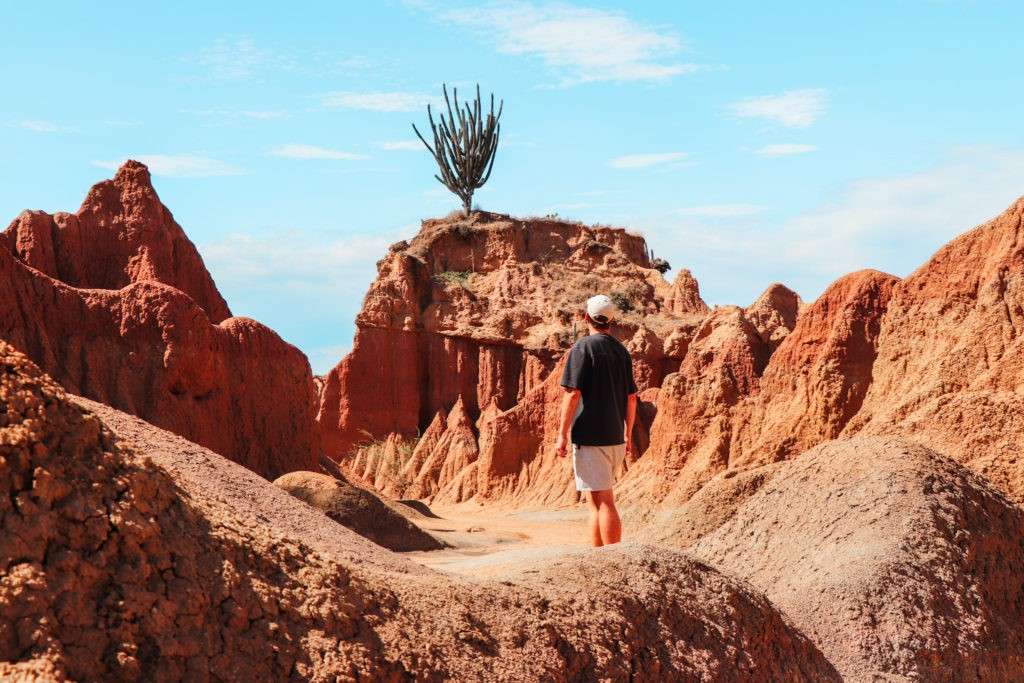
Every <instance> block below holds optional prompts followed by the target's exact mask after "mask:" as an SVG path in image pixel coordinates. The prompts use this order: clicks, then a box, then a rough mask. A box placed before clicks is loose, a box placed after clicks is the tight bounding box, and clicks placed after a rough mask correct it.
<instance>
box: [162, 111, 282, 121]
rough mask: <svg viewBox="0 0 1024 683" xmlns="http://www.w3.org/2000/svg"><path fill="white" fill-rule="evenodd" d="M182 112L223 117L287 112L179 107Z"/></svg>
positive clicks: (267, 116) (257, 116)
mask: <svg viewBox="0 0 1024 683" xmlns="http://www.w3.org/2000/svg"><path fill="white" fill-rule="evenodd" d="M179 111H180V112H181V113H182V114H195V115H196V116H216V117H220V118H225V119H237V118H248V119H262V120H268V119H279V118H283V117H285V116H287V115H288V114H287V113H286V112H283V111H232V110H230V109H179Z"/></svg>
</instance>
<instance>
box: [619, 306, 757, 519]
mask: <svg viewBox="0 0 1024 683" xmlns="http://www.w3.org/2000/svg"><path fill="white" fill-rule="evenodd" d="M768 354H769V352H768V345H767V344H766V343H765V342H764V341H762V339H761V335H760V333H759V332H758V330H757V329H756V328H755V327H754V326H753V325H752V324H751V323H750V321H748V320H747V319H746V318H745V317H744V315H743V311H742V310H741V309H740V308H737V307H736V306H723V307H719V308H716V309H715V310H714V311H713V312H712V313H711V314H710V315H709V316H708V317H707V319H705V320H704V321H703V322H702V323H701V324H700V326H698V328H697V331H696V333H695V334H694V336H693V339H692V340H691V342H690V344H689V349H688V351H687V353H686V357H685V358H684V359H683V363H682V366H681V367H680V370H679V372H678V373H675V374H672V375H669V376H668V377H667V378H665V381H664V383H663V384H662V387H661V391H660V392H659V394H658V411H657V416H656V417H655V418H654V422H653V424H652V425H651V432H650V439H651V442H650V448H649V449H648V450H647V452H646V453H644V455H643V457H642V458H641V460H640V461H639V463H638V464H637V467H635V468H634V470H633V471H631V472H630V476H629V478H628V479H627V480H626V483H625V487H624V489H623V494H624V495H625V497H626V498H627V499H635V498H645V499H647V500H648V501H650V500H651V495H652V494H653V496H654V500H660V499H662V498H664V497H665V496H667V495H669V494H670V493H672V495H673V500H677V499H678V501H677V502H682V501H684V500H686V499H687V498H689V497H690V496H692V495H693V493H694V492H696V491H697V490H698V489H699V488H700V487H701V486H703V485H704V484H705V483H706V482H707V481H708V480H710V479H711V477H713V476H714V475H715V474H717V473H718V472H720V471H721V470H723V469H725V468H726V467H727V466H728V464H729V456H730V444H731V439H732V421H731V411H732V409H733V407H734V406H736V405H737V404H738V403H739V402H740V401H741V400H743V399H744V398H746V397H748V396H751V395H754V394H756V393H757V392H758V391H759V386H760V375H761V373H762V372H763V370H764V367H765V365H766V363H767V362H768V358H769V355H768Z"/></svg>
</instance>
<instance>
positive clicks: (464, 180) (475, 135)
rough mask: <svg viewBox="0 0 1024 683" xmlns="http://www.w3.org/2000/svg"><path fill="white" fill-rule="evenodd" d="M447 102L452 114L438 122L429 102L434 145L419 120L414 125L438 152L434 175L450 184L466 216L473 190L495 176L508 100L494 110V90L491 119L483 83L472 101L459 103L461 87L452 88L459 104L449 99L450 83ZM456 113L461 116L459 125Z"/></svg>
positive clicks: (433, 151) (435, 153)
mask: <svg viewBox="0 0 1024 683" xmlns="http://www.w3.org/2000/svg"><path fill="white" fill-rule="evenodd" d="M441 89H442V90H443V92H444V102H445V104H446V105H448V118H447V119H446V118H445V117H444V114H442V115H441V116H440V120H439V121H438V122H437V123H435V122H434V115H433V112H431V110H430V105H429V104H428V105H427V118H428V119H430V128H431V130H433V132H434V146H433V147H431V146H430V143H428V142H427V141H426V140H425V139H424V138H423V136H422V135H420V131H419V129H417V128H416V124H415V123H414V124H412V129H413V130H414V131H415V132H416V136H417V137H418V138H419V139H420V142H422V143H423V144H424V145H425V146H426V148H427V150H428V151H429V152H430V153H431V154H432V155H433V156H434V161H436V162H437V166H438V168H440V169H441V174H440V175H434V177H435V178H437V180H438V182H440V183H441V184H442V185H444V186H445V187H447V188H448V189H449V190H451V192H452V193H453V194H455V195H456V196H457V197H458V198H459V199H461V200H462V207H463V209H464V210H465V213H466V216H467V217H468V216H469V213H470V210H471V209H472V206H473V191H474V190H478V189H480V188H481V187H483V185H484V183H486V182H487V179H488V178H490V177H491V169H492V168H494V156H495V152H496V151H497V150H498V134H499V132H500V131H501V126H500V125H499V124H498V119H499V118H500V117H501V111H502V108H503V107H504V106H505V102H504V100H502V101H501V103H500V104H499V105H498V113H497V115H495V113H494V94H493V93H492V94H491V111H490V113H488V114H487V120H486V121H485V120H484V118H483V111H482V106H481V104H480V86H479V85H477V86H476V100H475V101H474V102H473V103H472V107H471V106H470V104H469V103H468V102H467V103H464V104H463V106H462V107H459V94H458V89H456V88H452V100H454V101H455V107H454V109H453V107H452V100H449V99H448V87H447V86H446V85H442V86H441ZM456 117H458V129H456V127H455V124H456Z"/></svg>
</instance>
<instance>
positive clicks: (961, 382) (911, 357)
mask: <svg viewBox="0 0 1024 683" xmlns="http://www.w3.org/2000/svg"><path fill="white" fill-rule="evenodd" d="M1022 223H1024V199H1021V200H1019V201H1017V202H1016V203H1015V204H1014V205H1013V206H1011V207H1010V208H1009V209H1007V210H1006V212H1004V213H1003V214H1002V215H1000V216H998V217H997V218H995V219H993V220H992V221H989V222H988V223H985V224H984V225H981V226H979V227H977V228H975V229H974V230H971V231H970V232H967V233H965V234H963V235H961V236H960V237H958V238H956V239H955V240H953V241H952V242H950V243H949V244H947V245H946V246H945V247H943V248H942V249H940V250H939V251H938V252H937V253H936V254H935V255H934V256H933V257H932V258H931V259H930V260H929V261H928V262H927V263H926V264H925V265H923V266H922V267H921V268H919V269H918V270H916V271H915V272H914V273H912V274H911V275H910V276H908V277H907V278H906V279H905V280H904V281H903V282H901V283H900V284H899V285H898V286H896V288H895V289H894V291H893V294H892V300H891V301H890V302H889V307H888V313H887V314H886V316H885V318H884V320H883V323H882V328H881V333H880V336H879V340H878V359H877V361H876V362H875V365H874V369H873V377H874V380H873V382H872V384H871V387H870V389H869V390H868V392H867V396H866V397H865V399H864V404H863V407H862V408H861V410H860V412H859V413H858V415H857V416H856V417H855V418H854V419H853V420H852V421H851V423H850V425H849V426H847V428H846V430H845V432H844V434H857V433H867V434H899V435H903V436H906V437H908V438H912V439H914V440H916V441H919V442H920V443H923V444H924V445H926V446H929V447H931V448H934V449H936V450H939V451H941V452H943V453H945V454H947V455H949V456H951V457H955V458H957V459H959V460H961V461H962V462H964V463H966V464H967V465H969V466H970V467H972V468H974V469H975V470H976V471H978V472H980V473H982V474H984V475H985V476H987V477H988V478H989V479H990V480H992V481H993V482H995V483H996V485H998V486H999V487H1000V488H1001V489H1002V490H1003V491H1006V492H1007V493H1008V494H1010V495H1011V496H1012V497H1013V498H1014V499H1016V500H1018V501H1020V500H1024V445H1022V444H1024V408H1022V407H1021V406H1022V405H1024V401H1022V398H1024V396H1022V387H1024V341H1022V340H1024V337H1022V333H1024V276H1022V274H1021V273H1022V272H1024V225H1022Z"/></svg>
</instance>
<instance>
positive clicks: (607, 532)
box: [587, 489, 622, 548]
mask: <svg viewBox="0 0 1024 683" xmlns="http://www.w3.org/2000/svg"><path fill="white" fill-rule="evenodd" d="M587 502H588V503H589V504H590V536H591V538H592V539H593V543H594V547H595V548H597V547H600V546H603V545H611V544H612V543H618V542H619V541H620V540H622V522H621V521H620V520H619V511H618V510H616V509H615V493H614V492H613V491H612V490H611V489H608V490H607V491H588V492H587Z"/></svg>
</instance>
